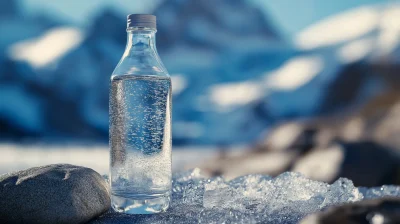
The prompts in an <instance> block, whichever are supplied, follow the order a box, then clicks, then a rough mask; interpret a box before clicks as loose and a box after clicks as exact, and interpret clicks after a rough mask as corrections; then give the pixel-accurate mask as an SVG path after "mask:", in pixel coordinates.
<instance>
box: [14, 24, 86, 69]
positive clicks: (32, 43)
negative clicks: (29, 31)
mask: <svg viewBox="0 0 400 224" xmlns="http://www.w3.org/2000/svg"><path fill="white" fill-rule="evenodd" d="M82 40H83V34H82V32H81V31H80V30H79V29H77V28H73V27H58V28H54V29H51V30H49V31H47V32H46V33H44V34H43V35H42V36H40V37H38V38H34V39H30V40H24V41H21V42H18V43H15V44H13V45H12V46H11V47H10V48H9V49H8V53H9V55H10V57H11V58H12V59H14V60H20V61H27V62H28V63H30V64H31V65H32V66H33V67H35V68H40V67H43V66H46V65H48V64H50V63H52V62H55V61H56V60H57V59H59V58H60V57H62V56H63V55H65V54H66V53H67V52H69V51H70V50H72V49H74V48H75V47H76V46H77V45H79V44H80V43H81V42H82Z"/></svg>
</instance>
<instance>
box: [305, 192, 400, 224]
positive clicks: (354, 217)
mask: <svg viewBox="0 0 400 224" xmlns="http://www.w3.org/2000/svg"><path fill="white" fill-rule="evenodd" d="M378 219H379V220H378ZM336 223H340V224H353V223H354V224H355V223H357V224H364V223H365V224H369V223H385V224H391V223H400V198H381V199H374V200H365V201H360V202H356V203H352V204H346V205H342V206H338V207H333V208H330V209H328V210H326V211H323V212H320V213H316V214H313V215H311V216H308V217H306V218H305V219H304V220H303V221H302V222H301V224H336Z"/></svg>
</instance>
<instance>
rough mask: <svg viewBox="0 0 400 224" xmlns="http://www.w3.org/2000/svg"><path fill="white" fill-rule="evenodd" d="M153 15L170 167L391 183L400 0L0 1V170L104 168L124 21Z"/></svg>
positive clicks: (398, 111) (398, 140)
mask: <svg viewBox="0 0 400 224" xmlns="http://www.w3.org/2000/svg"><path fill="white" fill-rule="evenodd" d="M130 13H152V14H155V15H156V16H157V23H158V32H157V48H158V51H159V53H160V56H161V59H162V60H163V62H164V64H165V65H166V67H167V69H168V70H169V72H170V74H171V76H172V81H173V146H174V152H173V169H174V171H179V170H185V169H189V168H194V167H200V168H201V169H202V171H203V172H204V173H205V174H207V175H220V174H222V175H224V176H225V177H226V178H234V177H236V176H239V175H244V174H249V173H262V174H269V175H277V174H279V173H281V172H284V171H296V172H301V173H303V174H304V175H306V176H308V177H311V178H313V179H317V180H323V181H327V182H332V181H333V180H335V179H337V178H338V177H339V176H344V177H348V178H350V179H352V180H353V181H354V182H355V184H357V185H363V186H374V185H382V184H400V157H399V153H400V94H399V93H400V3H399V2H398V1H390V0H387V1H383V0H353V1H347V0H337V1H329V2H328V1H321V0H303V1H291V0H269V1H264V0H165V1H163V0H147V1H139V0H136V1H132V0H114V1H112V0H93V1H81V0H69V1H61V0H60V1H52V0H4V1H0V31H1V35H0V49H1V51H0V153H1V156H0V173H4V172H9V171H12V170H16V169H22V168H27V167H31V166H37V165H43V164H49V163H58V162H67V163H73V164H77V165H85V166H89V167H92V168H94V169H95V170H97V171H99V172H101V173H104V174H105V173H107V172H108V171H107V170H108V145H107V144H108V85H109V78H110V75H111V73H112V71H113V69H114V67H115V66H116V64H117V63H118V61H119V59H120V58H121V56H122V53H123V51H124V47H125V44H126V33H125V28H126V15H127V14H130Z"/></svg>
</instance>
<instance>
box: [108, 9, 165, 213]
mask: <svg viewBox="0 0 400 224" xmlns="http://www.w3.org/2000/svg"><path fill="white" fill-rule="evenodd" d="M127 19H128V22H127V33H128V41H127V45H126V49H125V52H124V54H123V56H122V59H121V60H120V62H119V63H118V65H117V67H116V68H115V70H114V72H113V74H112V76H111V82H110V107H109V109H110V127H109V128H110V137H109V141H110V147H111V149H110V184H111V201H112V207H113V209H114V210H116V211H118V212H124V213H129V214H152V213H159V212H163V211H165V210H166V209H167V208H168V206H169V201H170V194H171V79H170V77H169V75H168V72H167V70H166V69H165V67H164V65H163V64H162V62H161V60H160V57H159V56H158V53H157V49H156V42H155V33H156V17H155V16H153V15H143V14H132V15H128V18H127Z"/></svg>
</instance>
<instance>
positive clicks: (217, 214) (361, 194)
mask: <svg viewBox="0 0 400 224" xmlns="http://www.w3.org/2000/svg"><path fill="white" fill-rule="evenodd" d="M384 196H397V197H399V196H400V187H399V186H382V187H378V188H357V187H354V185H353V182H352V181H351V180H348V179H345V178H340V179H338V180H337V181H336V182H335V183H333V184H331V185H329V184H326V183H323V182H318V181H313V180H310V179H307V178H306V177H304V176H302V175H301V174H298V173H291V172H287V173H283V174H281V175H279V176H278V177H275V178H272V177H269V176H264V175H248V176H242V177H238V178H236V179H234V180H231V181H225V180H224V179H223V178H221V177H216V178H211V179H207V178H204V177H202V176H201V175H200V170H198V169H194V170H192V171H188V172H184V173H178V174H175V176H174V178H173V192H172V202H171V206H170V208H169V210H168V211H167V212H166V213H163V214H157V215H135V216H130V215H124V214H117V213H114V212H110V213H107V214H105V215H103V216H102V217H100V218H99V219H97V220H94V222H93V223H133V222H134V223H297V222H298V221H299V220H301V219H302V218H303V217H305V216H306V215H308V214H311V213H315V212H317V211H320V210H322V209H323V208H326V207H328V206H332V205H338V204H342V203H348V202H355V201H360V200H363V199H371V198H379V197H384Z"/></svg>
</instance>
